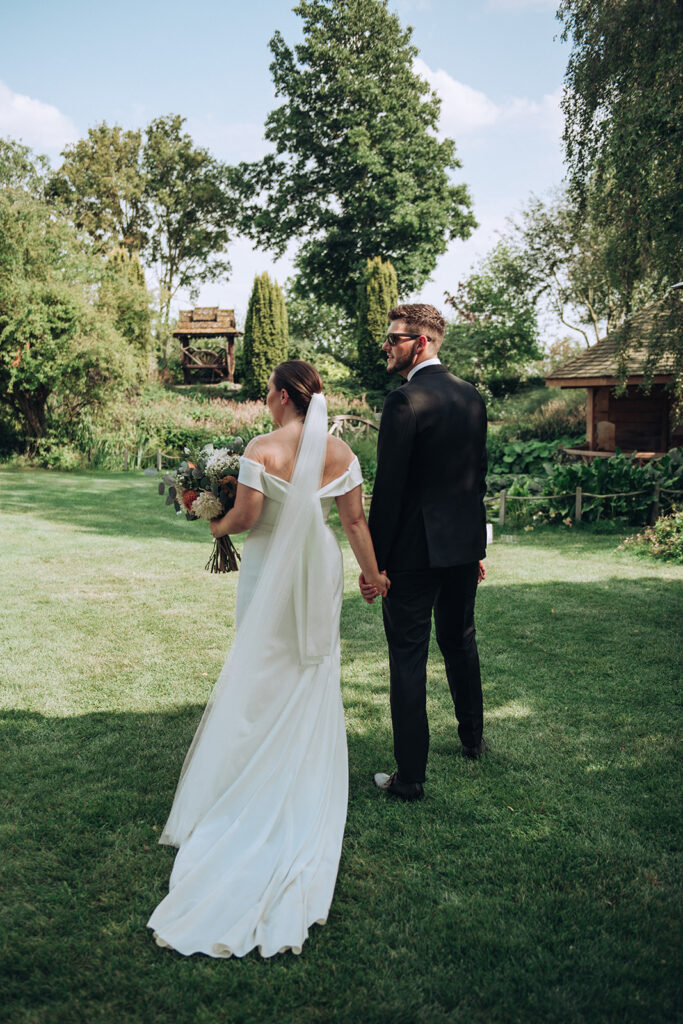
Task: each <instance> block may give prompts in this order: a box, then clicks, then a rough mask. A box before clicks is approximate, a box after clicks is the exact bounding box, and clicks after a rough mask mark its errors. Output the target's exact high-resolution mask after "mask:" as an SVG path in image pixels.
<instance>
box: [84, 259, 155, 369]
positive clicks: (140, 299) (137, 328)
mask: <svg viewBox="0 0 683 1024" xmlns="http://www.w3.org/2000/svg"><path fill="white" fill-rule="evenodd" d="M97 308H98V310H100V311H102V312H104V313H105V315H106V316H107V317H108V318H109V319H110V320H111V322H112V323H113V325H114V327H115V328H116V330H117V331H118V332H119V334H121V335H122V336H123V337H124V338H125V339H126V341H128V342H129V343H130V344H131V345H132V346H133V347H134V348H135V349H136V350H137V352H138V353H139V354H140V355H141V356H143V357H146V356H147V354H148V352H149V348H150V341H151V338H150V329H151V319H150V312H149V293H148V291H147V285H146V284H145V275H144V273H143V270H142V267H141V266H140V261H139V259H138V258H137V256H136V255H135V254H132V255H131V253H129V252H128V250H127V249H123V248H120V247H119V248H116V249H114V250H112V252H110V253H109V255H108V256H107V259H106V261H105V264H104V268H103V273H102V281H101V283H100V287H99V293H98V297H97Z"/></svg>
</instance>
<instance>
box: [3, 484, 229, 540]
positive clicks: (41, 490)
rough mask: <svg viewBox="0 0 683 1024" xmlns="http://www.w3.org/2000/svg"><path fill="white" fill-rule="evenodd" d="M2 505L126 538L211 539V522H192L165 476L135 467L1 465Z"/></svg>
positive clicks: (5, 508)
mask: <svg viewBox="0 0 683 1024" xmlns="http://www.w3.org/2000/svg"><path fill="white" fill-rule="evenodd" d="M0 480H2V511H3V512H5V513H7V514H10V515H24V514H27V513H29V514H30V515H31V516H33V517H39V518H40V519H42V520H44V521H45V522H46V523H54V524H57V525H61V524H68V525H70V526H73V527H75V528H77V529H78V530H81V531H84V532H87V533H97V534H102V535H106V536H109V537H111V536H117V537H121V538H122V539H123V538H126V537H130V538H144V537H149V538H150V539H151V538H159V537H173V540H174V541H178V542H182V543H186V544H187V543H189V544H204V545H206V544H207V543H209V544H210V543H211V536H210V534H209V530H208V526H207V525H206V524H205V523H201V522H191V523H188V522H187V520H186V519H185V517H184V515H178V514H177V513H176V512H175V511H174V509H173V507H172V506H167V505H165V504H164V502H165V500H166V499H165V497H162V496H160V495H159V493H158V490H157V488H158V484H159V481H160V480H161V477H156V478H155V477H148V476H144V475H142V474H141V473H138V472H135V473H133V472H131V473H107V474H102V473H85V472H78V473H54V472H50V471H48V470H42V471H38V470H32V471H30V472H28V471H7V470H5V471H0Z"/></svg>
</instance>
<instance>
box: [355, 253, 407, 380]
mask: <svg viewBox="0 0 683 1024" xmlns="http://www.w3.org/2000/svg"><path fill="white" fill-rule="evenodd" d="M397 302H398V284H397V281H396V271H395V270H394V268H393V266H392V265H391V263H390V262H389V261H388V260H387V262H383V261H382V259H381V258H380V257H379V256H375V258H374V259H371V260H368V261H367V264H366V269H365V277H364V279H363V281H362V282H361V284H360V286H359V289H358V315H357V317H358V319H357V323H358V376H359V377H360V380H361V383H362V384H363V385H364V386H365V387H368V388H373V389H376V390H381V389H383V388H384V387H386V384H387V365H386V357H385V355H384V353H383V352H382V348H381V346H382V342H383V340H384V337H385V335H386V333H387V313H388V312H389V310H390V309H391V308H392V307H393V306H395V305H396V304H397Z"/></svg>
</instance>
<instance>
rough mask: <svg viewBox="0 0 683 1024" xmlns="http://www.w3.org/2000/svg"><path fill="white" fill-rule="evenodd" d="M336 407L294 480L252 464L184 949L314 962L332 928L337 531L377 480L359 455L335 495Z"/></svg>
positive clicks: (187, 825) (176, 910) (243, 469)
mask: <svg viewBox="0 0 683 1024" xmlns="http://www.w3.org/2000/svg"><path fill="white" fill-rule="evenodd" d="M326 441H327V410H326V406H325V400H324V398H323V397H322V395H314V396H313V401H312V402H311V405H310V406H309V411H308V413H307V416H306V421H305V425H304V430H303V432H302V440H301V444H300V448H299V454H298V458H297V462H296V466H295V469H294V473H293V475H292V479H291V481H290V482H289V483H287V482H286V481H284V480H281V479H280V478H278V477H275V476H272V475H271V474H269V473H267V472H266V471H265V470H264V467H263V466H262V465H260V464H259V463H257V462H254V461H252V460H251V459H247V458H244V457H243V458H242V459H241V462H240V474H239V480H240V483H243V484H246V485H247V486H249V487H254V488H255V489H257V490H260V491H262V492H263V494H264V496H265V498H264V503H263V511H262V513H261V515H260V517H259V520H258V522H257V523H256V525H255V526H254V527H253V529H252V530H251V532H250V533H249V536H248V538H247V540H246V542H245V545H244V550H243V555H242V563H241V568H240V577H239V584H238V592H237V615H236V620H237V632H236V637H235V642H234V644H233V647H232V650H231V651H230V653H229V655H228V658H227V660H226V663H225V665H224V667H223V670H222V672H221V674H220V676H219V678H218V681H217V683H216V686H215V688H214V691H213V693H212V695H211V699H210V701H209V704H208V705H207V708H206V710H205V712H204V716H203V718H202V721H201V723H200V725H199V728H198V729H197V732H196V734H195V737H194V739H193V741H192V745H191V746H190V749H189V751H188V754H187V757H186V759H185V764H184V765H183V770H182V772H181V776H180V781H179V783H178V788H177V790H176V794H175V799H174V802H173V807H172V809H171V813H170V816H169V819H168V822H167V823H166V826H165V829H164V832H163V834H162V836H161V839H160V842H161V843H165V844H170V845H174V846H178V847H179V850H178V854H177V856H176V859H175V863H174V866H173V871H172V873H171V879H170V883H169V893H168V895H167V896H166V897H165V898H164V899H163V900H162V901H161V903H160V904H159V905H158V907H157V908H156V910H155V911H154V913H153V914H152V916H151V918H150V919H149V921H148V927H150V928H152V929H153V931H154V935H155V938H156V941H157V942H158V943H159V945H162V946H170V947H172V948H173V949H176V950H178V952H180V953H183V954H186V955H187V954H191V953H196V952H202V953H207V954H208V955H210V956H214V957H229V956H232V955H234V956H244V955H245V954H246V953H248V952H249V951H250V950H252V949H254V948H255V947H258V949H259V952H260V953H261V955H262V956H264V957H268V956H272V955H273V954H274V953H278V952H283V951H284V950H287V949H291V950H292V951H293V952H294V953H300V952H301V948H302V945H303V943H304V941H305V939H306V937H307V935H308V928H309V926H310V925H311V924H313V923H319V924H323V923H324V922H325V921H326V919H327V915H328V911H329V908H330V903H331V901H332V894H333V891H334V885H335V880H336V876H337V869H338V866H339V857H340V854H341V844H342V837H343V832H344V824H345V821H346V807H347V796H348V762H347V752H346V733H345V728H344V713H343V708H342V702H341V694H340V689H339V614H340V610H341V599H342V589H343V576H342V560H341V552H340V550H339V545H338V544H337V541H336V539H335V537H334V535H333V534H332V531H331V530H330V529H329V527H327V526H326V524H325V521H326V519H327V515H328V513H329V510H330V508H331V506H332V502H333V500H334V498H335V497H336V496H338V495H340V494H345V493H346V492H347V491H350V490H352V489H353V488H354V487H357V486H358V485H359V484H360V483H361V482H362V478H361V472H360V466H359V464H358V461H357V460H356V459H354V460H353V462H352V463H351V464H350V466H349V467H348V469H347V470H346V472H345V473H344V474H343V475H342V476H340V477H339V478H338V479H336V480H333V481H332V482H331V483H328V484H327V485H326V486H325V487H322V488H321V487H320V481H321V479H322V469H323V465H324V458H325V450H326Z"/></svg>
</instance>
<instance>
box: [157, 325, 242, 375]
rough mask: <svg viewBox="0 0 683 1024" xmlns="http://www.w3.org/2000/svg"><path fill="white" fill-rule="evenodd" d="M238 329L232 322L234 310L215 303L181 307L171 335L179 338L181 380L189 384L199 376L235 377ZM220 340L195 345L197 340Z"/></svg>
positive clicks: (240, 333) (240, 332)
mask: <svg viewBox="0 0 683 1024" xmlns="http://www.w3.org/2000/svg"><path fill="white" fill-rule="evenodd" d="M241 335H242V331H238V330H237V328H236V326H235V311H234V310H232V309H219V308H218V306H196V307H195V308H194V309H181V311H180V313H179V314H178V326H177V327H176V329H175V331H174V332H173V337H174V338H178V339H179V340H180V364H181V366H182V368H183V381H184V383H185V384H192V383H193V380H195V381H196V380H202V381H204V382H206V383H209V384H213V383H216V382H218V381H222V380H228V381H231V382H232V381H234V379H235V338H237V337H241ZM204 339H206V340H208V341H213V342H216V341H219V342H221V341H222V342H223V344H222V345H221V347H220V348H214V347H207V348H199V347H197V345H196V342H198V341H201V340H204Z"/></svg>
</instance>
